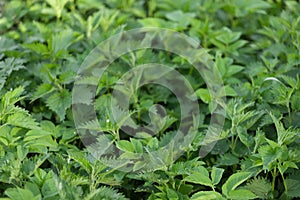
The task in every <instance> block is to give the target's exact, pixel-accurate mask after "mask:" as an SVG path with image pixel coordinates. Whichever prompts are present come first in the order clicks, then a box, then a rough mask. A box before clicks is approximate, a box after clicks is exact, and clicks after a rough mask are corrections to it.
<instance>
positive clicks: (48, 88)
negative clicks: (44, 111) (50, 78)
mask: <svg viewBox="0 0 300 200" xmlns="http://www.w3.org/2000/svg"><path fill="white" fill-rule="evenodd" d="M54 90H55V88H54V87H53V86H52V85H51V84H48V83H43V84H42V85H40V86H39V87H38V88H37V89H36V91H35V92H34V93H33V95H32V100H31V101H35V100H36V99H39V98H41V97H43V96H45V95H47V94H49V93H51V92H53V91H54Z"/></svg>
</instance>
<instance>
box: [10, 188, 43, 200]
mask: <svg viewBox="0 0 300 200" xmlns="http://www.w3.org/2000/svg"><path fill="white" fill-rule="evenodd" d="M4 193H5V194H6V195H7V196H8V197H9V198H11V200H28V199H31V200H41V199H42V197H41V195H37V196H34V195H33V194H32V192H31V191H30V190H26V189H21V188H9V189H7V190H5V192H4Z"/></svg>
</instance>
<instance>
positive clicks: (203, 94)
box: [196, 88, 211, 104]
mask: <svg viewBox="0 0 300 200" xmlns="http://www.w3.org/2000/svg"><path fill="white" fill-rule="evenodd" d="M196 95H197V96H198V97H200V99H201V100H202V101H203V102H204V103H206V104H208V103H209V102H211V96H210V94H209V91H208V89H203V88H200V89H198V90H197V91H196Z"/></svg>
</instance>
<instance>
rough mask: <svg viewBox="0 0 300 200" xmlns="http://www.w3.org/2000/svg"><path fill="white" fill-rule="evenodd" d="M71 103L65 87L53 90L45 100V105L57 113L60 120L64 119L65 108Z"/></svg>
mask: <svg viewBox="0 0 300 200" xmlns="http://www.w3.org/2000/svg"><path fill="white" fill-rule="evenodd" d="M71 103H72V97H71V94H70V92H69V91H68V90H66V89H63V90H62V91H60V92H55V93H54V94H52V95H51V96H50V97H49V98H48V99H47V101H46V104H47V106H48V107H49V108H50V109H51V110H52V111H54V112H55V113H56V114H57V115H58V117H59V119H60V121H63V120H64V119H65V115H66V110H67V109H68V108H70V106H71Z"/></svg>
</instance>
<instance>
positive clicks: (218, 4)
mask: <svg viewBox="0 0 300 200" xmlns="http://www.w3.org/2000/svg"><path fill="white" fill-rule="evenodd" d="M299 13H300V3H299V1H297V0H286V1H282V0H265V1H264V0H251V1H250V0H212V1H205V0H197V1H195V0H176V1H174V0H147V1H146V0H45V1H39V0H26V1H24V0H10V1H8V0H4V1H2V2H0V99H1V101H0V199H1V200H20V199H32V200H41V199H43V200H57V199H70V200H71V199H72V200H73V199H74V200H77V199H83V200H92V199H95V200H96V199H112V200H116V199H149V200H152V199H162V200H164V199H170V200H177V199H182V200H184V199H192V200H201V199H211V200H213V199H214V200H215V199H217V200H222V199H238V200H241V199H297V198H300V171H299V167H300V148H299V145H300V129H299V128H300V120H299V119H300V77H299V73H300V17H299ZM150 26H151V27H153V26H154V27H161V28H169V29H173V30H176V31H178V32H181V33H184V34H186V35H188V36H190V37H192V38H193V39H195V40H196V41H199V43H200V44H201V46H202V47H203V49H204V50H205V51H206V52H207V53H208V54H209V55H210V56H211V59H212V60H213V61H214V63H215V67H216V68H217V69H218V71H219V73H220V75H221V77H222V80H223V82H224V88H225V91H226V102H225V103H224V105H222V106H224V108H225V110H226V113H225V115H224V117H225V123H224V127H223V130H222V132H221V133H220V134H217V135H218V136H216V137H214V138H211V141H212V142H217V143H216V145H215V146H214V148H213V149H212V150H211V151H210V153H209V154H208V155H207V156H205V157H203V158H200V157H199V149H200V148H201V146H203V145H204V144H203V140H204V136H205V134H206V131H207V127H208V125H209V123H210V119H211V112H212V111H213V110H214V108H215V105H214V103H213V102H214V101H213V97H212V96H211V95H210V92H209V90H208V89H207V87H206V83H205V81H204V79H203V77H201V75H199V74H198V73H197V71H196V70H195V69H193V66H191V64H189V63H188V62H187V61H186V60H185V59H183V58H181V57H180V56H179V55H174V54H172V53H168V52H164V51H158V50H151V49H146V50H138V51H135V52H131V53H130V54H126V55H123V56H121V57H120V58H119V59H117V60H116V61H115V62H113V63H112V64H111V65H110V66H109V68H108V69H107V70H106V72H105V75H104V76H103V77H102V78H101V80H99V81H98V82H97V84H98V85H97V91H96V94H95V101H94V105H95V110H96V113H97V117H98V121H99V123H100V124H99V123H98V122H93V121H92V122H89V123H85V124H82V127H92V128H93V127H96V129H97V127H98V128H99V127H101V130H102V131H104V132H105V133H106V134H107V135H108V137H107V138H108V139H109V141H111V142H112V143H114V144H116V148H118V149H119V150H120V152H122V156H124V157H130V156H131V157H132V153H143V152H151V151H154V150H158V149H160V148H161V147H163V146H165V145H166V144H168V143H170V142H172V139H173V138H174V133H176V130H177V128H178V126H179V121H180V115H181V113H180V105H179V102H178V101H177V100H176V96H175V95H174V94H172V92H171V91H169V90H168V89H167V88H164V87H161V86H157V85H151V84H148V85H145V86H143V87H140V88H135V86H136V85H135V84H136V82H138V81H139V78H138V77H137V78H136V80H134V81H133V83H132V85H131V87H132V88H133V89H134V90H135V91H136V92H135V93H134V95H133V96H132V97H131V99H130V106H129V109H130V112H124V111H123V110H122V109H121V108H120V110H119V112H118V113H119V116H118V117H120V118H124V119H126V118H128V117H131V118H132V119H133V120H134V121H135V122H136V123H137V124H141V125H144V124H148V123H149V122H150V121H153V122H156V124H155V128H154V132H155V136H153V137H149V135H147V133H146V132H138V133H136V134H137V137H131V138H130V137H129V136H128V135H126V134H125V133H124V132H123V131H122V130H121V126H122V124H120V123H114V120H113V117H112V113H111V110H110V109H109V107H110V99H111V95H112V89H113V87H114V85H115V84H116V82H117V81H118V79H119V78H120V77H122V76H123V74H124V73H126V72H127V71H128V70H130V69H132V68H134V67H137V66H138V65H140V64H145V63H162V64H166V65H168V66H171V67H172V68H174V69H175V70H177V71H178V72H180V73H181V74H182V75H184V77H185V78H186V79H187V80H188V81H189V83H190V85H191V87H192V88H193V90H194V91H195V94H196V95H197V97H198V103H199V108H200V116H199V119H194V120H197V121H198V122H199V127H198V129H197V133H196V136H195V138H194V140H193V142H192V144H190V145H189V147H188V148H186V149H184V151H185V153H184V155H182V156H181V157H180V158H179V159H178V160H176V162H174V163H173V164H171V165H167V166H165V167H162V168H159V169H157V170H154V171H143V167H144V163H141V162H138V161H137V162H136V163H135V165H134V166H133V171H131V172H124V171H120V170H118V169H117V168H110V167H108V166H107V165H105V162H106V160H105V159H104V158H103V159H95V158H94V157H93V156H92V155H91V154H90V153H89V151H88V150H87V148H86V147H85V146H84V145H83V143H82V141H81V140H80V138H79V136H78V135H77V131H76V128H75V125H74V120H73V116H72V108H71V106H72V88H73V84H74V81H75V78H76V74H77V71H78V69H79V68H80V65H81V63H82V62H83V60H84V59H85V57H86V56H87V55H88V54H89V53H90V51H91V50H92V49H94V48H95V47H96V46H97V45H98V44H99V43H100V42H102V41H104V40H105V39H107V38H109V37H110V36H112V35H114V34H116V33H120V32H122V31H126V30H131V29H134V28H142V27H150ZM224 95H225V94H224ZM78 98H83V99H82V101H85V100H86V99H84V98H86V97H84V96H82V97H78ZM157 104H160V105H163V106H164V109H161V107H159V106H158V107H157V106H156V107H153V105H157ZM158 115H161V116H163V120H155V118H156V117H157V116H158ZM160 119H161V118H160ZM121 121H122V120H121ZM102 144H104V143H101V140H100V139H99V145H102ZM104 145H105V144H104ZM167 153H168V152H167ZM170 156H171V154H170ZM106 159H110V158H106ZM111 159H113V158H111ZM153 159H154V162H164V161H163V160H161V159H159V158H153ZM155 159H156V160H155ZM116 165H122V163H117V161H116Z"/></svg>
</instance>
